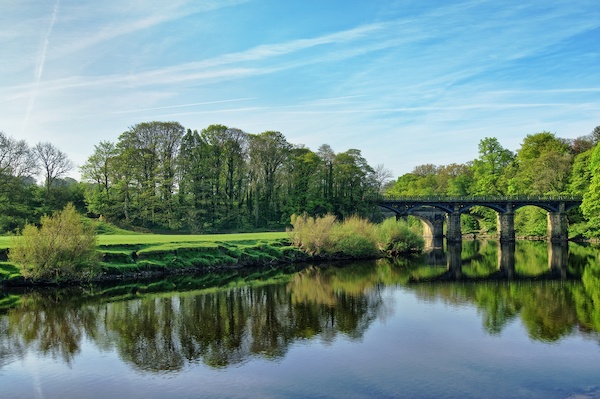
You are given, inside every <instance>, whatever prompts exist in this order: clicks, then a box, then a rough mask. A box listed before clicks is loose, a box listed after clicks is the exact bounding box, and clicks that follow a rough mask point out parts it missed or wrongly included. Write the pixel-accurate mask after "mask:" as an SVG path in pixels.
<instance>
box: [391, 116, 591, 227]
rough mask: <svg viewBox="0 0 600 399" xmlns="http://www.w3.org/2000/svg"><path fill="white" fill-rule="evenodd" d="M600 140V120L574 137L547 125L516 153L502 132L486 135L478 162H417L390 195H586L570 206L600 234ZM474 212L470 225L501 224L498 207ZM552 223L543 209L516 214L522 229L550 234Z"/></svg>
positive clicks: (577, 219) (572, 215)
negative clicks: (499, 136)
mask: <svg viewBox="0 0 600 399" xmlns="http://www.w3.org/2000/svg"><path fill="white" fill-rule="evenodd" d="M599 140H600V126H599V127H597V128H596V129H594V131H593V132H592V133H590V134H589V135H584V136H580V137H578V138H576V139H572V140H571V139H563V138H559V137H557V136H556V134H554V133H550V132H547V131H543V132H540V133H534V134H529V135H527V136H526V137H525V138H524V140H523V142H522V143H521V146H520V148H519V149H518V150H517V151H516V154H515V153H513V152H511V151H510V150H508V149H506V148H504V147H503V146H502V145H501V144H500V143H499V141H498V140H497V139H496V138H493V137H486V138H484V139H482V140H481V141H480V142H479V157H478V158H477V159H475V160H473V161H472V162H467V163H465V164H463V165H456V164H450V165H440V166H436V165H432V164H424V165H420V166H417V167H415V168H414V169H413V171H412V172H411V173H407V174H405V175H403V176H400V177H398V179H397V181H396V182H395V184H394V185H393V186H391V187H389V188H388V189H387V190H386V192H385V195H388V196H392V197H396V196H428V195H451V196H456V195H459V196H465V195H566V194H572V195H584V196H585V197H584V203H583V205H582V207H581V211H580V210H571V211H569V213H568V217H569V223H570V224H574V223H578V224H581V223H583V222H584V221H585V220H587V221H588V224H587V226H588V231H587V232H586V233H585V234H586V235H588V236H600V194H598V193H600V177H599V178H598V179H596V180H598V181H596V180H594V179H595V176H596V175H600V169H598V171H597V172H596V174H595V173H594V165H596V163H598V164H600V161H596V162H594V160H593V154H594V153H595V152H596V151H598V150H597V149H598V146H597V144H598V142H599ZM596 157H597V158H598V159H600V155H597V156H596ZM470 214H471V215H472V216H474V217H476V218H477V222H475V221H473V220H470V221H469V222H468V224H466V223H463V225H464V228H465V229H466V230H465V231H467V230H468V231H472V230H473V229H476V228H477V225H479V228H480V229H481V230H482V231H483V232H488V231H492V230H495V229H496V212H495V211H493V210H491V209H488V208H483V207H476V208H473V209H472V210H471V211H470ZM463 219H464V218H463ZM464 222H466V220H464ZM546 224H547V218H546V212H545V211H543V210H541V209H535V210H529V209H528V210H522V211H518V212H517V213H516V214H515V230H516V231H517V233H518V234H525V235H545V234H546V232H547V228H546Z"/></svg>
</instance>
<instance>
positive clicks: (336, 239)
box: [8, 204, 424, 283]
mask: <svg viewBox="0 0 600 399" xmlns="http://www.w3.org/2000/svg"><path fill="white" fill-rule="evenodd" d="M83 219H84V218H82V217H81V215H79V214H78V213H77V211H76V210H75V208H74V207H73V205H71V204H69V205H68V206H67V207H65V209H63V210H62V211H58V212H55V213H54V214H53V215H52V216H44V217H43V218H42V220H41V223H40V226H39V227H37V226H35V225H27V226H26V227H25V228H24V229H23V231H22V232H21V233H20V234H17V235H15V236H13V237H12V240H11V245H10V249H9V252H8V260H9V262H10V263H11V264H12V265H14V266H16V268H17V269H18V270H19V271H20V274H21V276H22V278H24V279H26V280H28V281H32V282H36V281H42V282H44V281H45V282H53V283H54V282H68V281H76V280H79V281H81V280H88V279H93V278H95V277H97V276H99V275H102V274H104V275H107V274H115V273H117V274H118V273H122V274H126V273H128V272H129V273H135V272H140V271H154V272H160V271H167V270H174V269H190V271H193V270H196V269H204V268H206V267H223V266H228V267H230V266H242V265H258V264H264V263H267V264H275V263H290V262H296V261H302V260H310V259H314V258H318V257H322V256H325V257H327V258H329V259H335V258H348V257H352V258H368V257H381V256H396V255H402V254H407V253H411V252H419V251H421V250H422V249H423V246H424V242H423V238H422V237H421V236H420V235H419V234H418V233H416V232H414V231H413V230H411V228H409V226H408V225H407V224H406V223H405V222H404V221H396V220H394V219H387V220H385V221H384V222H383V223H381V224H374V223H371V222H370V221H369V220H367V219H363V218H360V217H357V216H351V217H347V218H346V219H345V220H343V221H338V220H337V219H336V217H335V216H333V215H329V214H328V215H325V216H323V217H315V218H313V217H309V216H307V215H303V216H296V215H293V216H292V219H291V222H292V228H288V231H287V235H288V237H289V239H286V238H284V237H285V233H267V234H269V235H273V236H272V237H271V236H269V237H270V238H268V237H262V235H261V237H260V239H252V238H251V237H253V235H252V234H248V235H242V236H246V237H244V239H242V240H241V241H240V235H221V236H219V237H218V239H219V241H212V242H210V241H208V240H209V239H210V237H209V236H206V238H207V240H206V241H201V242H199V241H193V240H191V238H194V236H187V237H188V238H186V239H184V240H185V241H179V242H177V241H175V242H173V241H170V239H171V237H172V236H168V235H166V236H164V237H165V239H164V240H163V241H164V242H154V241H156V240H154V239H153V240H140V241H148V243H147V244H142V243H141V244H136V245H131V244H129V245H128V244H123V243H121V244H115V245H98V234H97V230H98V229H97V228H96V226H95V224H94V223H90V222H89V221H88V220H85V221H84V220H83ZM276 234H277V235H279V236H278V237H275V236H274V235H276ZM263 235H264V234H263ZM145 236H146V235H144V237H145ZM148 237H150V238H153V237H157V236H156V235H148ZM254 238H258V237H254ZM150 241H152V243H150ZM159 241H160V240H159Z"/></svg>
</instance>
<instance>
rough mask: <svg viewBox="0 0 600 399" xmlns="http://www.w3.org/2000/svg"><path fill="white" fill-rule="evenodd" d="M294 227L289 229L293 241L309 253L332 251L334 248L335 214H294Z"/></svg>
mask: <svg viewBox="0 0 600 399" xmlns="http://www.w3.org/2000/svg"><path fill="white" fill-rule="evenodd" d="M291 219H292V220H291V221H292V226H293V229H291V230H290V229H288V235H289V236H290V239H291V240H292V243H293V244H294V245H295V246H296V247H298V248H301V249H302V250H303V251H305V252H306V253H309V254H316V253H323V252H330V251H331V250H332V249H333V237H332V229H333V227H334V226H335V223H336V222H335V216H333V215H331V214H327V215H325V216H323V217H320V218H312V217H310V216H307V215H306V214H304V215H302V216H298V215H292V217H291Z"/></svg>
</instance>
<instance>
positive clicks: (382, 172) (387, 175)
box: [373, 163, 394, 194]
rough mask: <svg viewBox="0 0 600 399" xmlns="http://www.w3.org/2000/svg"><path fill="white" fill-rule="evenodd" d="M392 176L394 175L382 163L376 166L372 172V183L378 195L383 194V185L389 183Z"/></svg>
mask: <svg viewBox="0 0 600 399" xmlns="http://www.w3.org/2000/svg"><path fill="white" fill-rule="evenodd" d="M393 176H394V173H393V172H392V171H391V170H390V169H387V168H386V167H385V166H384V165H383V164H382V163H380V164H378V165H377V166H376V167H375V169H374V170H373V181H374V183H375V190H376V191H377V193H378V194H383V188H384V186H385V184H386V183H387V182H388V181H390V179H391V178H392V177H393Z"/></svg>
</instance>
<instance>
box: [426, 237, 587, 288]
mask: <svg viewBox="0 0 600 399" xmlns="http://www.w3.org/2000/svg"><path fill="white" fill-rule="evenodd" d="M484 243H485V245H496V247H497V249H496V253H497V262H496V264H497V268H496V269H495V270H490V268H489V264H488V267H487V269H488V270H487V271H488V272H487V273H484V274H481V273H476V272H473V271H472V270H470V272H469V271H467V272H466V273H465V272H464V271H463V266H465V265H466V266H467V268H472V263H473V262H474V261H477V260H478V259H479V258H480V257H481V256H482V254H480V253H479V252H478V251H476V252H475V253H473V251H472V249H470V250H469V251H466V252H467V253H465V251H463V247H464V245H466V244H463V242H445V241H444V240H443V239H441V238H433V237H430V238H429V239H428V240H426V248H427V249H426V252H425V259H426V264H427V265H428V266H430V267H435V268H445V269H446V272H445V273H441V274H439V275H437V276H434V277H432V278H430V279H428V280H427V281H459V280H462V281H467V280H475V281H481V280H540V279H563V280H564V279H568V278H578V276H575V275H573V273H571V272H569V246H568V243H565V242H547V243H546V247H547V256H548V268H547V270H546V271H544V272H541V273H540V272H538V273H527V272H523V271H519V270H517V268H516V264H517V261H516V257H515V243H514V242H502V241H498V242H494V244H491V243H488V242H487V241H484ZM473 244H474V243H473V242H470V244H468V245H469V246H473ZM539 244H541V243H539ZM419 281H422V280H421V279H419Z"/></svg>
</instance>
